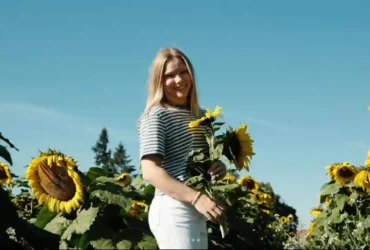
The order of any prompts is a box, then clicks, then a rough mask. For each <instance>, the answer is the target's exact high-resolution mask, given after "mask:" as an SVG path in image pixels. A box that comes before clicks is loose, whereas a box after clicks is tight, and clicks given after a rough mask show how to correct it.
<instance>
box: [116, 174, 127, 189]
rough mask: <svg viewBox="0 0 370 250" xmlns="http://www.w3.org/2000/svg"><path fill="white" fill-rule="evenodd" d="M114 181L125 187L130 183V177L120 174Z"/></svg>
mask: <svg viewBox="0 0 370 250" xmlns="http://www.w3.org/2000/svg"><path fill="white" fill-rule="evenodd" d="M116 181H118V182H119V183H121V184H123V185H125V186H126V185H127V184H129V183H130V182H131V176H130V174H129V173H126V172H125V173H122V174H121V175H119V176H118V177H117V178H116Z"/></svg>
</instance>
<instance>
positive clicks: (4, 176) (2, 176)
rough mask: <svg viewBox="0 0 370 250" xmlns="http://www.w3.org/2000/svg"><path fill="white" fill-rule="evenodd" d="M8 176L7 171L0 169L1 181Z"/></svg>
mask: <svg viewBox="0 0 370 250" xmlns="http://www.w3.org/2000/svg"><path fill="white" fill-rule="evenodd" d="M7 178H8V176H7V175H6V172H5V169H3V168H1V167H0V180H4V179H7Z"/></svg>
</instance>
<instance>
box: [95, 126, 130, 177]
mask: <svg viewBox="0 0 370 250" xmlns="http://www.w3.org/2000/svg"><path fill="white" fill-rule="evenodd" d="M108 144H109V135H108V130H107V129H106V128H103V129H102V131H101V132H100V135H99V139H98V140H97V142H96V143H95V145H94V146H93V147H91V149H92V151H93V152H94V153H95V157H94V158H95V165H96V166H97V167H101V168H102V169H104V170H105V171H107V172H110V173H112V174H120V173H122V172H127V173H130V174H132V173H133V172H134V171H135V170H136V168H135V166H134V165H131V161H132V160H131V159H130V156H129V155H128V154H127V151H126V148H125V147H124V145H123V144H122V142H119V144H118V145H117V147H116V148H115V149H114V151H112V150H111V149H109V146H108Z"/></svg>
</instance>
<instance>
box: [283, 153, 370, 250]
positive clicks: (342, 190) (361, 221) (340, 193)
mask: <svg viewBox="0 0 370 250" xmlns="http://www.w3.org/2000/svg"><path fill="white" fill-rule="evenodd" d="M326 169H327V175H328V178H329V181H328V182H327V183H325V184H324V185H323V186H322V187H321V191H320V193H319V195H318V198H319V204H318V205H317V206H316V207H313V208H312V209H311V210H310V211H309V213H310V214H311V215H313V216H314V219H313V220H312V221H311V223H310V226H309V228H308V230H307V233H308V237H307V238H306V239H305V240H303V241H302V240H301V241H297V240H295V239H291V240H290V241H288V242H287V245H289V246H290V247H292V248H293V249H297V248H299V249H369V245H370V193H369V191H370V150H369V152H368V154H367V159H366V161H365V163H364V166H354V165H352V164H350V163H348V162H342V163H333V164H332V165H329V166H327V167H326Z"/></svg>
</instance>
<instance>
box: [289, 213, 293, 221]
mask: <svg viewBox="0 0 370 250" xmlns="http://www.w3.org/2000/svg"><path fill="white" fill-rule="evenodd" d="M293 221H294V216H293V215H292V214H289V215H288V222H293Z"/></svg>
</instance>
